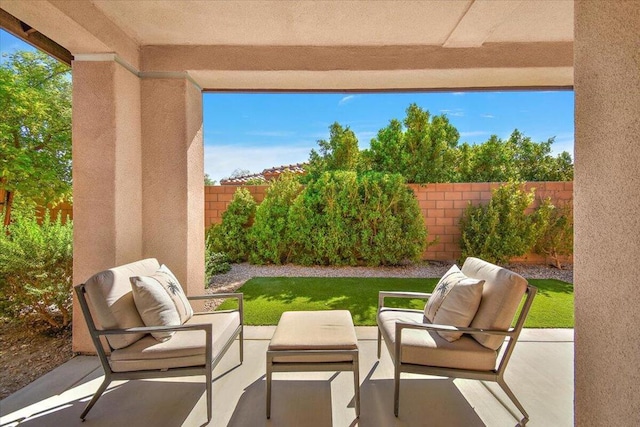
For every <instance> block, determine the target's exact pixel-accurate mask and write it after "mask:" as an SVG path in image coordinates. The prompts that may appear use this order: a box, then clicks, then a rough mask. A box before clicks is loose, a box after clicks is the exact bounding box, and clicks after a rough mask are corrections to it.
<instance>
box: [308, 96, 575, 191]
mask: <svg viewBox="0 0 640 427" xmlns="http://www.w3.org/2000/svg"><path fill="white" fill-rule="evenodd" d="M459 138H460V135H459V133H458V130H457V129H456V128H455V127H454V126H453V125H452V124H451V123H450V122H449V119H448V118H447V117H446V115H439V116H438V115H436V116H431V114H430V113H429V111H427V110H424V109H422V108H421V107H419V106H418V105H416V104H411V105H409V107H408V108H407V110H406V117H405V118H404V120H403V121H400V120H398V119H392V120H391V121H390V122H389V124H388V125H387V126H386V127H384V128H382V129H380V130H379V131H378V133H377V136H376V137H375V138H373V139H372V140H371V146H370V148H368V149H366V150H363V151H360V150H359V149H358V139H357V138H356V135H355V133H354V132H353V131H352V130H351V129H350V128H349V127H348V126H347V127H343V126H342V125H340V124H339V123H334V124H332V125H331V127H330V137H329V140H328V141H326V140H319V141H318V145H319V151H316V150H312V151H311V154H310V156H309V164H308V166H307V170H308V172H309V173H308V175H307V176H306V177H305V178H304V181H305V182H306V181H311V180H314V179H317V178H318V177H319V176H320V175H321V174H322V173H323V172H328V171H336V170H346V171H358V172H363V171H368V170H370V171H376V172H383V173H398V174H400V175H402V176H403V177H404V178H405V180H406V181H407V182H408V183H419V184H427V183H435V182H509V181H513V180H517V181H570V180H572V179H573V161H572V159H571V155H570V154H569V153H567V152H566V151H565V152H562V153H560V154H559V155H557V156H556V157H554V156H553V155H552V154H551V146H552V144H553V143H554V139H553V138H550V139H548V140H546V141H542V142H535V141H533V140H532V139H531V138H530V137H527V136H525V135H523V134H522V133H521V132H520V131H518V129H515V130H514V131H513V132H512V134H511V135H510V136H509V138H508V139H506V140H502V139H500V138H498V137H497V136H496V135H492V136H491V137H490V138H489V139H488V140H487V141H486V142H484V143H481V144H468V143H463V144H460V145H459V144H458V141H459Z"/></svg>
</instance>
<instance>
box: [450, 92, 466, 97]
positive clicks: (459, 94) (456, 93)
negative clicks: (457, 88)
mask: <svg viewBox="0 0 640 427" xmlns="http://www.w3.org/2000/svg"><path fill="white" fill-rule="evenodd" d="M451 95H453V96H463V95H464V92H453V93H452V94H451Z"/></svg>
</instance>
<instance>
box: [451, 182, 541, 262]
mask: <svg viewBox="0 0 640 427" xmlns="http://www.w3.org/2000/svg"><path fill="white" fill-rule="evenodd" d="M534 195H535V190H531V191H530V192H528V193H527V192H525V191H524V190H523V189H522V185H521V184H519V183H516V182H512V183H508V184H505V185H502V186H500V187H499V188H497V189H495V190H494V191H493V195H492V196H491V200H490V201H489V204H488V205H486V206H482V205H480V206H472V205H469V206H468V207H467V209H466V210H465V212H464V214H463V216H462V219H461V220H460V229H461V238H460V249H461V250H462V257H461V258H462V259H461V261H462V260H464V259H465V258H467V257H469V256H474V257H478V258H482V259H484V260H487V261H489V262H493V263H498V264H501V263H506V262H508V261H509V260H510V259H511V258H513V257H517V256H522V255H525V254H526V253H528V252H530V251H531V249H532V247H533V245H534V244H535V242H536V240H537V238H538V236H539V234H540V230H541V229H542V228H543V225H542V224H540V219H541V217H542V215H540V214H539V213H536V212H533V213H526V212H525V211H526V209H527V208H528V207H529V205H530V204H531V203H532V202H533V199H534Z"/></svg>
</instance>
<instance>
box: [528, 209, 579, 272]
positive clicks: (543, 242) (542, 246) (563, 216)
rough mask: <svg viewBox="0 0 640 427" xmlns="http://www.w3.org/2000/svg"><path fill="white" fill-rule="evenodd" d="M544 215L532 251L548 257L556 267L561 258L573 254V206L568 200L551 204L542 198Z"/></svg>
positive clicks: (559, 265)
mask: <svg viewBox="0 0 640 427" xmlns="http://www.w3.org/2000/svg"><path fill="white" fill-rule="evenodd" d="M542 206H544V207H545V208H544V212H545V217H544V218H543V219H544V221H543V222H542V224H543V228H542V230H540V237H539V238H538V240H537V242H536V244H535V246H534V248H533V251H534V252H535V253H537V254H541V255H545V256H548V257H550V258H551V259H552V260H553V262H554V264H555V266H556V267H557V268H558V269H561V268H562V264H561V262H560V261H561V258H562V257H563V256H569V255H572V254H573V206H572V204H571V203H570V202H568V203H564V204H560V205H557V206H553V205H552V204H551V202H550V201H549V200H543V201H542Z"/></svg>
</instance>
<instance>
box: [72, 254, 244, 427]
mask: <svg viewBox="0 0 640 427" xmlns="http://www.w3.org/2000/svg"><path fill="white" fill-rule="evenodd" d="M163 268H164V269H165V270H163ZM167 271H168V269H166V268H165V267H164V266H163V267H160V265H159V264H158V261H157V260H156V259H154V258H149V259H145V260H141V261H137V262H134V263H131V264H127V265H123V266H120V267H116V268H112V269H109V270H105V271H102V272H100V273H97V274H95V275H94V276H92V277H91V278H90V279H89V280H87V282H86V283H84V284H81V285H78V286H76V287H75V290H76V293H77V295H78V300H79V302H80V307H81V308H82V313H83V314H84V318H85V320H86V322H87V326H88V328H89V333H90V334H91V339H92V340H93V344H94V345H95V348H96V352H97V353H98V357H99V359H100V363H101V364H102V368H103V369H104V381H103V382H102V384H101V385H100V387H99V388H98V390H97V391H96V393H95V394H94V396H93V398H92V399H91V401H90V402H89V403H88V404H87V406H86V408H85V409H84V411H83V412H82V414H81V415H80V418H82V420H83V421H84V419H85V417H86V415H87V413H88V412H89V411H90V410H91V408H92V407H93V405H94V404H95V403H96V401H97V400H98V399H99V398H100V396H101V395H102V393H104V391H105V390H106V389H107V386H108V385H109V384H110V383H111V381H115V380H135V379H149V378H167V377H182V376H192V375H204V376H205V378H206V390H207V392H206V393H207V421H211V412H212V409H211V408H212V396H211V394H212V370H213V369H214V368H215V367H216V365H217V364H218V362H220V360H221V358H222V357H223V356H224V354H225V352H226V351H227V349H229V347H230V346H231V344H232V343H233V342H234V341H235V339H236V337H239V344H240V363H242V359H243V306H242V303H243V299H242V294H241V293H224V294H215V295H205V296H195V297H187V298H186V299H188V300H204V299H213V298H216V299H218V298H222V299H225V298H236V299H237V300H238V309H235V310H227V311H212V312H206V313H193V312H192V311H191V312H190V313H188V314H191V315H192V317H190V318H189V319H188V320H186V321H184V322H182V321H180V323H182V324H179V325H175V326H174V325H171V326H151V327H150V326H145V323H144V322H143V320H142V319H143V318H145V319H147V317H146V316H147V314H148V313H149V311H144V312H143V311H142V310H140V307H139V306H140V305H141V302H140V297H139V296H137V295H138V294H136V296H135V298H137V299H136V300H134V295H133V292H132V288H133V287H134V286H133V282H134V281H135V280H141V281H144V280H146V283H147V284H149V283H151V285H152V291H153V290H154V289H155V291H158V293H159V294H163V295H160V296H161V297H162V298H164V300H166V301H173V300H167V299H166V298H172V296H171V295H170V293H169V290H170V291H171V293H173V296H174V297H176V301H178V302H176V303H175V304H174V303H173V302H170V304H173V308H176V307H178V305H179V304H180V303H181V301H183V302H186V299H182V300H180V299H178V298H177V297H180V298H184V294H182V296H180V295H179V294H180V292H181V288H180V287H179V284H177V280H175V276H173V275H172V274H171V276H167V273H166V272H167ZM159 273H162V274H164V276H167V277H170V278H172V280H168V283H169V290H167V291H165V289H164V288H158V286H161V285H160V284H159V283H160V282H159V281H157V280H156V281H155V282H154V280H147V279H149V278H152V279H153V278H154V277H158V274H159ZM164 276H163V277H164ZM130 278H133V279H132V280H131V281H130ZM154 283H158V285H155V284H154ZM154 286H155V287H154ZM137 292H140V291H137ZM157 308H158V307H151V312H153V310H156V309H157ZM181 309H182V310H185V309H186V310H187V311H188V310H190V309H191V307H190V306H189V304H188V302H186V303H185V304H183V306H182V307H181ZM156 311H157V310H156ZM151 334H154V335H153V336H152V335H151ZM103 337H104V338H106V340H105V339H104V338H103ZM158 338H159V339H158ZM103 342H104V343H105V344H106V345H105V346H103ZM105 347H106V348H108V352H107V351H105ZM107 353H110V354H107Z"/></svg>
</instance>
